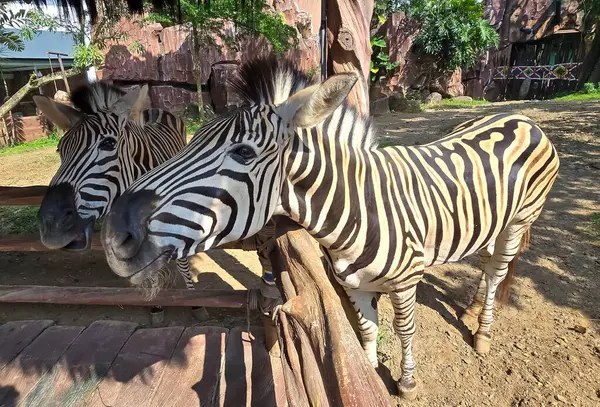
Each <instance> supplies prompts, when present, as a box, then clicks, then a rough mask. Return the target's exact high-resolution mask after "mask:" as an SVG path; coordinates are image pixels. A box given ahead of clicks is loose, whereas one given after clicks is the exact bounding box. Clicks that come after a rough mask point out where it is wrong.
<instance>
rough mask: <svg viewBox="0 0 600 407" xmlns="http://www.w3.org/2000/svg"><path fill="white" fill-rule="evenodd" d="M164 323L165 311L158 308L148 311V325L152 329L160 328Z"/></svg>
mask: <svg viewBox="0 0 600 407" xmlns="http://www.w3.org/2000/svg"><path fill="white" fill-rule="evenodd" d="M164 322H165V310H163V309H162V308H160V307H153V308H152V309H151V310H150V325H152V326H153V327H159V326H162V325H163V324H164Z"/></svg>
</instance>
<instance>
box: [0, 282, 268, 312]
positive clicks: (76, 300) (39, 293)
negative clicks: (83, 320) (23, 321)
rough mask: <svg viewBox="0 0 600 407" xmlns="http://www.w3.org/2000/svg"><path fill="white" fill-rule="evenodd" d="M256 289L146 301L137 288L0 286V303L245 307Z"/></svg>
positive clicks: (178, 293)
mask: <svg viewBox="0 0 600 407" xmlns="http://www.w3.org/2000/svg"><path fill="white" fill-rule="evenodd" d="M254 296H260V290H188V289H165V290H161V291H159V293H158V294H157V295H156V297H154V298H153V299H152V300H150V301H148V300H146V298H145V297H144V295H143V293H142V291H141V290H140V289H138V288H131V287H128V288H120V287H55V286H38V285H23V286H14V285H0V303H43V304H68V305H129V306H156V305H160V306H163V307H214V308H245V307H246V304H247V303H248V299H249V298H252V300H251V301H250V303H251V304H257V303H258V301H259V300H256V298H254Z"/></svg>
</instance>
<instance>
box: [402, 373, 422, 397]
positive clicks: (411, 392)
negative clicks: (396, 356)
mask: <svg viewBox="0 0 600 407" xmlns="http://www.w3.org/2000/svg"><path fill="white" fill-rule="evenodd" d="M398 392H399V393H400V397H402V398H403V399H404V400H406V401H412V400H414V399H416V398H417V395H418V388H417V381H416V380H415V379H414V378H412V377H411V378H409V379H407V378H404V379H402V380H399V381H398Z"/></svg>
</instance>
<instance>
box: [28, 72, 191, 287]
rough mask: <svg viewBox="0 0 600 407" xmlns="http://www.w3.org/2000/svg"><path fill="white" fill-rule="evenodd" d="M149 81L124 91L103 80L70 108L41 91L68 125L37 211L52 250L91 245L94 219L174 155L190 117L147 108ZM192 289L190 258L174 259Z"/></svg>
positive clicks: (55, 118)
mask: <svg viewBox="0 0 600 407" xmlns="http://www.w3.org/2000/svg"><path fill="white" fill-rule="evenodd" d="M147 92H148V87H147V85H144V86H143V87H141V88H139V89H137V90H134V91H132V92H129V93H126V92H125V91H123V90H122V89H120V88H118V87H115V86H111V85H109V84H107V83H104V82H95V83H93V84H90V85H87V86H81V87H79V88H78V89H77V90H75V91H74V92H73V93H72V94H71V103H72V104H73V106H74V108H73V107H70V106H68V105H65V104H62V103H58V102H55V101H54V100H52V99H51V98H49V97H47V96H42V95H36V96H34V97H33V99H34V102H35V104H36V105H37V107H38V108H39V109H40V110H41V111H42V113H43V114H44V115H45V116H46V117H47V118H48V119H49V120H50V121H51V122H52V123H54V124H55V125H56V126H58V127H59V128H61V129H62V130H64V131H65V134H64V136H63V137H62V138H61V140H60V141H59V143H58V147H57V151H58V153H59V155H60V159H61V165H60V167H59V169H58V171H57V172H56V174H55V175H54V177H53V178H52V180H51V182H50V185H49V187H48V190H47V192H46V195H45V196H44V199H43V201H42V204H41V206H40V210H39V212H38V215H37V217H38V224H39V230H40V237H41V241H42V243H43V244H44V245H45V246H46V247H48V248H50V249H63V250H65V251H81V250H86V249H89V248H90V245H91V232H92V228H93V225H94V222H95V221H96V220H97V219H100V218H102V216H104V214H105V213H106V212H107V211H108V210H109V209H110V207H111V205H112V204H113V202H114V201H115V200H116V199H117V198H118V196H119V195H120V194H121V193H122V192H123V191H124V190H125V189H126V188H127V186H129V185H130V184H131V183H132V182H133V180H135V179H136V178H138V177H139V176H140V175H142V174H144V173H145V172H147V171H148V170H149V169H151V168H153V167H155V166H156V165H158V164H160V163H162V162H165V161H166V160H167V159H169V158H170V157H173V156H174V155H175V154H176V153H177V152H178V151H180V150H181V149H182V148H183V147H184V146H185V144H186V132H185V123H184V122H183V121H182V120H180V119H179V118H177V117H176V116H175V115H173V114H171V113H169V112H166V111H163V110H161V109H144V102H145V100H146V98H147ZM177 269H178V271H179V273H180V274H181V276H182V277H183V279H184V282H185V286H186V288H187V289H194V282H193V280H192V277H191V273H190V264H189V262H188V260H187V259H180V260H177Z"/></svg>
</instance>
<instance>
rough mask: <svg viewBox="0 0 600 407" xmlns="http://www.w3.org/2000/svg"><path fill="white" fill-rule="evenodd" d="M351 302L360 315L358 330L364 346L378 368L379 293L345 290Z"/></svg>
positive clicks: (370, 359)
mask: <svg viewBox="0 0 600 407" xmlns="http://www.w3.org/2000/svg"><path fill="white" fill-rule="evenodd" d="M345 290H346V293H347V294H348V297H350V302H351V303H352V305H353V306H354V309H355V310H356V313H357V314H358V315H357V316H358V329H359V331H360V337H361V339H362V346H363V349H364V350H365V352H366V353H367V357H368V358H369V361H370V362H371V364H372V365H373V367H377V366H378V365H379V362H378V361H377V333H378V332H379V327H378V321H377V299H378V297H379V293H374V292H367V291H356V290H351V289H347V288H345Z"/></svg>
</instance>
